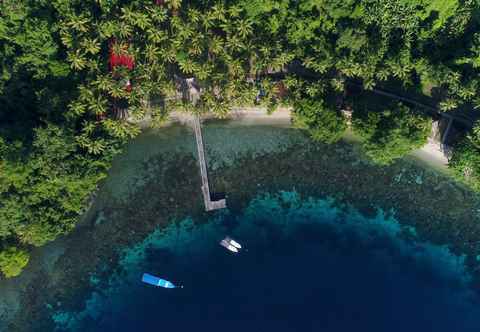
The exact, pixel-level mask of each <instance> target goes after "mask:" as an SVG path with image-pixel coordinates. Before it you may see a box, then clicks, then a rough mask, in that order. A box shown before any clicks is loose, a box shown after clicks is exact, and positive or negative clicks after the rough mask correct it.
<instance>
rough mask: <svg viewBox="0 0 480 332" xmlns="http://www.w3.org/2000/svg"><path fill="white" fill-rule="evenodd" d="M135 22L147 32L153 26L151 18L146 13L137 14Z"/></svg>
mask: <svg viewBox="0 0 480 332" xmlns="http://www.w3.org/2000/svg"><path fill="white" fill-rule="evenodd" d="M133 22H134V24H135V25H136V26H137V27H139V28H140V29H141V30H143V31H145V30H146V29H147V28H148V27H151V26H152V22H151V21H150V18H149V17H148V16H147V15H146V14H144V13H137V14H136V15H135V19H134V21H133Z"/></svg>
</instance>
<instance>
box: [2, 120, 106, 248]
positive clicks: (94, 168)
mask: <svg viewBox="0 0 480 332" xmlns="http://www.w3.org/2000/svg"><path fill="white" fill-rule="evenodd" d="M26 149H27V148H21V149H20V150H23V154H26ZM28 150H29V151H28V154H26V155H25V156H24V157H18V155H19V153H21V151H12V152H14V153H13V154H11V155H10V156H8V155H4V156H3V158H2V159H0V160H1V165H2V173H0V198H1V199H0V237H4V238H5V237H10V238H12V237H13V238H16V239H18V240H19V241H21V242H23V243H26V244H32V245H36V246H38V245H43V244H45V243H46V242H48V241H51V240H53V239H55V237H57V236H58V235H60V234H65V233H66V232H68V231H70V230H71V229H72V228H73V226H74V224H75V221H76V219H77V218H78V216H79V215H80V214H81V213H82V211H83V209H84V208H85V205H86V203H87V200H88V197H89V195H90V193H91V192H92V191H93V190H94V188H95V186H96V184H97V182H98V181H99V180H100V179H101V178H102V177H103V176H104V175H105V170H106V168H107V167H108V157H106V159H105V160H100V159H93V158H91V157H88V156H83V154H82V153H81V151H80V150H79V147H78V146H77V144H76V143H75V140H74V138H73V137H72V136H71V134H70V133H68V132H67V131H65V130H62V129H60V128H59V127H55V126H48V127H46V128H38V129H36V131H35V138H34V141H33V144H32V146H31V147H30V148H28Z"/></svg>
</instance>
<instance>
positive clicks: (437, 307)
mask: <svg viewBox="0 0 480 332" xmlns="http://www.w3.org/2000/svg"><path fill="white" fill-rule="evenodd" d="M227 233H228V234H231V235H233V236H234V237H235V238H236V239H238V240H239V241H240V242H242V243H243V244H244V245H246V247H247V248H248V251H245V252H242V253H240V254H238V255H235V254H231V253H229V252H227V251H225V250H223V248H222V247H220V246H219V245H218V241H219V240H220V239H221V238H222V236H223V235H225V234H227ZM122 255H123V256H122V257H123V260H122V261H121V263H120V266H119V268H118V271H117V273H116V274H115V275H113V276H112V277H111V278H110V279H109V280H97V279H96V278H92V284H93V285H95V287H96V289H97V291H96V292H93V293H92V294H90V295H89V300H88V301H87V302H86V308H85V310H84V311H81V312H56V313H54V315H53V318H54V319H55V320H56V321H57V322H58V326H59V329H60V330H62V328H63V329H64V330H69V331H70V330H79V331H103V332H105V331H187V330H188V331H192V330H196V331H226V330H228V331H365V332H367V331H368V332H374V331H389V332H393V331H436V332H437V331H449V332H451V331H479V330H480V306H479V302H478V298H477V296H476V295H475V294H474V292H473V291H471V290H469V288H468V286H467V284H468V281H469V275H468V273H467V272H466V271H465V267H464V265H463V264H464V262H463V258H462V257H457V256H455V255H453V254H451V253H450V251H449V250H448V249H447V248H445V247H438V246H435V245H431V244H428V243H422V242H420V241H419V240H418V238H417V236H416V234H415V230H414V229H412V228H408V227H402V226H401V225H400V224H399V223H398V222H397V220H395V218H394V217H386V216H385V214H384V213H382V211H379V212H378V215H377V217H375V218H366V217H363V216H361V215H360V214H359V213H357V212H356V211H354V210H352V209H349V210H348V211H344V210H341V209H338V208H336V207H335V204H334V202H333V201H331V200H320V199H312V198H309V199H305V198H304V199H302V198H301V197H299V196H298V195H297V194H296V193H291V192H288V193H285V192H283V193H278V194H276V195H260V196H258V198H257V199H255V200H254V201H252V202H251V203H250V204H249V206H248V208H246V209H245V210H244V211H242V213H241V214H240V215H232V214H230V213H228V212H225V213H220V214H217V215H215V216H214V217H212V218H211V219H210V220H209V221H208V223H205V224H201V225H196V224H194V223H193V222H192V221H191V220H188V219H187V220H183V221H178V222H177V223H173V224H172V225H171V226H169V227H168V228H167V229H164V230H158V231H156V232H155V233H153V234H151V235H150V236H149V237H148V238H146V239H145V241H144V242H142V243H139V244H138V245H137V246H134V247H132V248H128V249H126V250H124V251H123V252H122ZM143 272H149V273H152V274H155V275H158V276H161V277H165V278H167V279H169V280H171V281H172V282H174V283H178V284H183V285H184V288H183V289H174V290H167V289H157V288H153V287H149V286H148V285H144V284H141V283H140V278H141V274H142V273H143Z"/></svg>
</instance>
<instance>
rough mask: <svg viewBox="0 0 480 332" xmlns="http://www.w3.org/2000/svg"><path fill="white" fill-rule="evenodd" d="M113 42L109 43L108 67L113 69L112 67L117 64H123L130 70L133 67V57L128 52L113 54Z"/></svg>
mask: <svg viewBox="0 0 480 332" xmlns="http://www.w3.org/2000/svg"><path fill="white" fill-rule="evenodd" d="M114 43H115V42H113V43H110V59H109V64H110V69H113V68H114V67H117V66H124V67H127V68H128V69H130V70H132V69H133V67H135V60H134V59H133V57H132V56H131V55H128V54H115V53H114V52H113V45H114Z"/></svg>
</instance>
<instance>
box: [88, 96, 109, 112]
mask: <svg viewBox="0 0 480 332" xmlns="http://www.w3.org/2000/svg"><path fill="white" fill-rule="evenodd" d="M107 105H108V101H107V100H106V99H105V98H104V97H102V96H101V95H98V96H97V97H96V98H92V99H91V100H90V102H89V105H88V110H89V111H91V112H92V113H94V114H96V115H98V114H103V113H105V112H106V110H107Z"/></svg>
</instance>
